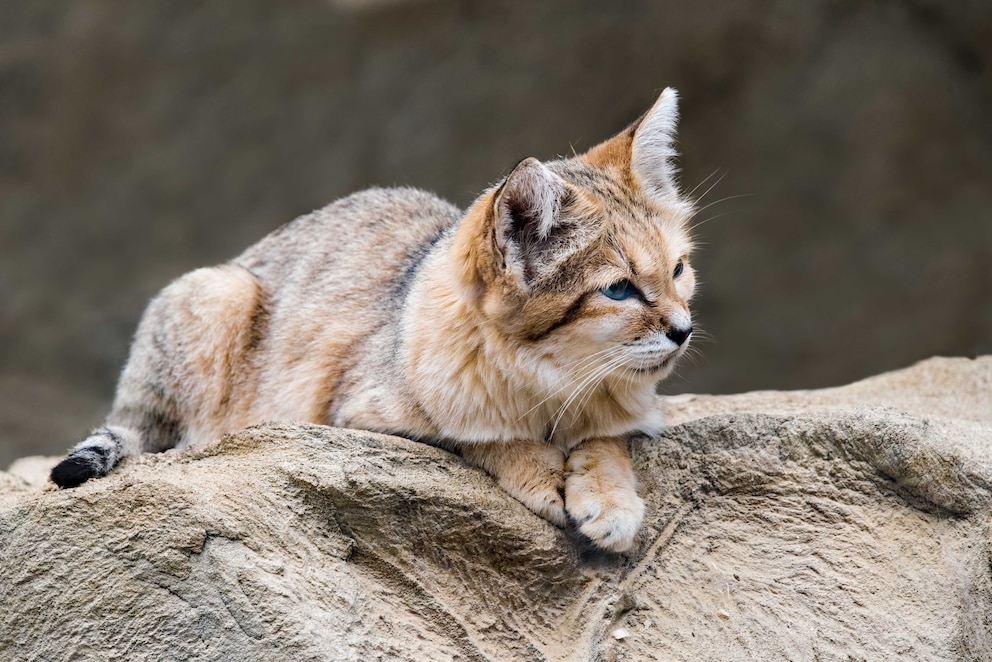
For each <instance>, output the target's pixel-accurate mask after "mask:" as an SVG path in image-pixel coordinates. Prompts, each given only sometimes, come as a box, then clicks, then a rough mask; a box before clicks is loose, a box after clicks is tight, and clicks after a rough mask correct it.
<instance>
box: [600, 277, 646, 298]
mask: <svg viewBox="0 0 992 662" xmlns="http://www.w3.org/2000/svg"><path fill="white" fill-rule="evenodd" d="M600 292H602V293H603V294H604V295H605V296H607V297H609V298H610V299H613V300H614V301H623V300H624V299H629V298H630V297H634V296H637V295H638V294H640V292H638V290H637V288H636V287H634V284H633V283H631V282H630V281H629V280H627V279H626V278H625V279H623V280H619V281H617V282H615V283H613V284H612V285H610V286H608V287H604V288H603V289H601V290H600Z"/></svg>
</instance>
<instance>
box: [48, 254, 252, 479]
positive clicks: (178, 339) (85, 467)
mask: <svg viewBox="0 0 992 662" xmlns="http://www.w3.org/2000/svg"><path fill="white" fill-rule="evenodd" d="M264 322H265V309H264V297H263V296H262V293H261V288H260V286H259V283H258V281H257V280H256V278H255V277H254V276H253V275H252V274H251V273H250V272H248V271H246V270H244V269H242V268H240V267H234V266H230V265H225V266H222V267H213V268H208V269H198V270H196V271H193V272H191V273H189V274H186V275H185V276H183V277H182V278H180V279H178V280H177V281H175V282H174V283H172V284H171V285H169V286H168V287H167V288H165V289H164V290H163V291H162V292H161V293H160V294H159V295H158V296H157V297H156V298H155V299H153V300H152V302H151V303H150V304H149V305H148V308H147V309H146V311H145V314H144V315H143V316H142V319H141V323H140V324H139V325H138V331H137V332H136V333H135V337H134V342H133V343H132V345H131V351H130V354H129V356H128V361H127V364H126V365H125V366H124V370H123V372H122V373H121V377H120V380H119V382H118V384H117V393H116V395H115V397H114V404H113V407H112V409H111V412H110V415H109V416H108V417H107V420H106V422H105V423H104V425H103V427H100V428H97V429H96V430H94V431H93V432H92V433H90V435H89V436H87V437H86V438H85V439H83V440H82V441H81V442H79V443H78V444H76V445H75V446H74V447H73V448H72V450H71V451H70V452H69V455H68V456H67V457H66V459H65V460H63V461H62V462H61V463H59V464H58V465H57V466H56V467H55V468H54V469H53V470H52V474H51V477H52V481H53V482H55V483H56V484H57V485H58V486H59V487H76V486H77V485H80V484H81V483H83V482H85V481H87V480H89V479H91V478H99V477H101V476H106V475H107V474H108V473H110V471H111V470H112V469H113V468H114V466H116V465H117V464H118V463H119V462H120V461H121V460H123V459H124V458H125V457H129V456H134V455H139V454H141V453H155V452H161V451H165V450H168V449H170V448H176V447H177V446H178V447H183V446H185V445H187V444H189V443H191V442H197V441H211V440H212V438H213V437H216V436H219V434H220V433H221V432H222V431H223V428H225V427H228V426H229V427H228V429H234V428H236V427H241V426H240V425H238V423H240V422H241V421H240V420H239V419H240V418H242V417H243V414H244V413H245V412H246V411H247V408H248V406H249V403H248V398H246V397H243V393H241V392H240V391H241V390H244V386H245V383H246V382H249V381H250V379H248V374H247V373H248V372H249V370H248V363H247V362H246V357H247V355H248V354H250V351H251V349H253V348H254V347H255V346H256V345H257V344H258V342H259V338H260V335H261V334H262V332H263V331H264V329H262V328H261V326H262V325H264ZM239 389H240V390H239Z"/></svg>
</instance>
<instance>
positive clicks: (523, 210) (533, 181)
mask: <svg viewBox="0 0 992 662" xmlns="http://www.w3.org/2000/svg"><path fill="white" fill-rule="evenodd" d="M565 192H566V188H565V182H563V181H562V180H561V178H560V177H558V175H556V174H554V173H553V172H551V170H549V169H548V168H547V166H545V165H544V164H543V163H541V162H540V161H538V160H537V159H535V158H533V157H531V158H528V159H524V160H523V161H521V162H520V163H518V164H517V167H515V168H514V169H513V172H511V173H510V174H509V176H508V177H507V178H506V181H504V182H503V185H502V186H501V187H500V188H499V190H498V191H497V193H496V197H495V200H494V202H493V213H494V215H495V235H496V236H495V240H496V247H497V248H498V249H499V251H500V252H501V253H502V254H503V260H504V263H505V267H506V268H507V269H508V270H510V271H512V272H515V273H516V274H517V275H518V276H519V277H521V278H522V279H523V280H526V271H527V267H526V264H527V258H528V255H529V254H530V253H531V252H532V250H533V249H534V248H535V247H536V246H540V245H541V244H542V243H544V242H546V241H547V239H548V238H549V237H550V235H551V233H552V232H553V230H554V229H555V227H556V226H557V225H558V222H559V218H560V212H561V203H562V199H563V198H564V196H565Z"/></svg>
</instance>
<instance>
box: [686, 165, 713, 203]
mask: <svg viewBox="0 0 992 662" xmlns="http://www.w3.org/2000/svg"><path fill="white" fill-rule="evenodd" d="M718 172H720V169H719V168H717V169H716V170H714V171H713V172H711V173H710V174H708V175H706V176H705V177H703V180H702V181H701V182H699V183H698V184H696V185H695V186H693V187H692V190H691V191H689V192H688V193H686V194H685V196H684V197H686V198H691V197H692V194H693V193H695V192H696V191H697V190H699V187H700V186H702V185H703V184H705V183H706V182H708V181H709V180H710V178H711V177H713V175H715V174H716V173H718Z"/></svg>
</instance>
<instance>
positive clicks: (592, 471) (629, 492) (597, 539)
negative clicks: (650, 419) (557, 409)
mask: <svg viewBox="0 0 992 662" xmlns="http://www.w3.org/2000/svg"><path fill="white" fill-rule="evenodd" d="M597 460H601V458H597V457H595V455H591V454H588V453H583V452H579V453H575V454H573V455H572V456H571V457H569V459H568V462H567V463H566V465H565V509H566V511H567V512H568V515H569V516H570V517H571V518H572V520H573V521H574V522H575V523H576V524H577V525H578V527H579V532H580V533H582V535H584V536H586V537H587V538H589V539H590V540H591V541H592V542H593V543H595V544H596V546H598V547H601V548H603V549H606V550H609V551H611V552H625V551H627V550H629V549H630V548H631V546H632V545H633V544H634V538H635V537H636V536H637V532H638V531H639V530H640V528H641V523H642V522H643V521H644V501H643V500H642V499H641V497H639V496H638V495H637V481H636V480H635V479H634V477H633V474H632V473H631V472H629V470H627V469H626V467H625V466H623V464H620V465H619V466H617V464H614V463H611V462H602V461H597Z"/></svg>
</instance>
